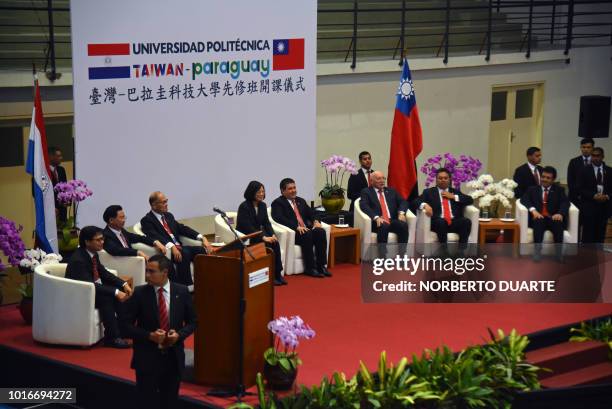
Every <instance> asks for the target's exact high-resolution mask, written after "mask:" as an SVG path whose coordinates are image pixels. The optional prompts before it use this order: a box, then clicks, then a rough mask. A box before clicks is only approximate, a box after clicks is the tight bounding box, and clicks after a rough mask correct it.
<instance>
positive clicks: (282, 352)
mask: <svg viewBox="0 0 612 409" xmlns="http://www.w3.org/2000/svg"><path fill="white" fill-rule="evenodd" d="M268 329H269V330H270V332H272V333H273V334H274V347H271V348H268V349H267V350H266V352H264V360H265V362H264V371H263V373H264V377H265V378H266V381H267V384H268V387H269V388H270V389H273V390H289V389H291V387H292V386H293V382H294V381H295V378H296V376H297V370H298V365H301V363H302V361H301V360H300V359H299V357H298V354H297V352H296V351H295V349H296V348H297V346H298V345H299V343H300V342H299V339H300V338H305V339H311V338H313V337H314V336H315V332H314V330H313V329H312V328H310V326H308V325H307V324H305V323H304V321H303V320H302V319H301V318H300V317H299V316H297V315H296V316H293V317H290V318H287V317H280V318H277V319H275V320H273V321H270V322H269V323H268Z"/></svg>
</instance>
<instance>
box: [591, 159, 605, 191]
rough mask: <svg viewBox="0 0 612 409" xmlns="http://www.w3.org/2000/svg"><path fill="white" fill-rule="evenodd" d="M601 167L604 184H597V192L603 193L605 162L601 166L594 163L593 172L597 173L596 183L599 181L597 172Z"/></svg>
mask: <svg viewBox="0 0 612 409" xmlns="http://www.w3.org/2000/svg"><path fill="white" fill-rule="evenodd" d="M600 169H601V181H602V184H597V193H603V181H604V178H605V177H606V175H604V169H603V163H602V164H600V165H599V166H595V165H593V172H594V173H595V183H597V172H599V170H600Z"/></svg>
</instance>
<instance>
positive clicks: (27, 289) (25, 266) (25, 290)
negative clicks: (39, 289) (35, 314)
mask: <svg viewBox="0 0 612 409" xmlns="http://www.w3.org/2000/svg"><path fill="white" fill-rule="evenodd" d="M60 261H62V256H60V255H59V254H55V253H49V254H47V253H45V252H44V251H43V250H41V249H31V250H26V251H24V252H23V258H22V259H21V261H19V271H20V272H21V275H22V277H23V283H21V285H20V286H19V288H18V291H19V293H20V294H21V303H19V311H20V312H21V316H22V317H23V320H24V321H25V322H26V324H32V305H33V304H32V301H33V299H32V297H33V295H34V287H33V286H32V274H33V273H34V269H35V268H36V267H38V266H39V265H41V264H57V263H59V262H60Z"/></svg>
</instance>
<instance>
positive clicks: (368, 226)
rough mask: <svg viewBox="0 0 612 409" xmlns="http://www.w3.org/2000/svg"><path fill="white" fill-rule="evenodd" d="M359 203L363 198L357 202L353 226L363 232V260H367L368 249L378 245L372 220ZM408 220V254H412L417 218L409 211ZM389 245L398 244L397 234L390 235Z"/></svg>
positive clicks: (407, 213)
mask: <svg viewBox="0 0 612 409" xmlns="http://www.w3.org/2000/svg"><path fill="white" fill-rule="evenodd" d="M359 203H361V198H359V199H357V200H355V206H354V208H355V211H354V214H353V224H354V226H355V227H356V228H358V229H359V230H360V231H361V259H362V260H366V259H367V257H368V255H367V251H368V248H369V247H370V245H373V244H374V245H375V244H376V233H373V232H372V219H370V217H369V216H368V215H367V214H365V213H364V212H363V210H361V207H359ZM406 219H407V222H408V248H409V250H408V252H410V251H411V249H413V248H414V243H415V232H416V221H417V218H416V216H415V215H414V213H412V212H411V211H410V210H408V211H407V212H406ZM388 243H390V244H394V243H397V235H396V234H395V233H389V240H388ZM409 255H410V254H409Z"/></svg>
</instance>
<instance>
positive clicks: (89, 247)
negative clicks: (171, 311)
mask: <svg viewBox="0 0 612 409" xmlns="http://www.w3.org/2000/svg"><path fill="white" fill-rule="evenodd" d="M103 245H104V236H103V235H102V229H100V228H99V227H96V226H85V227H83V228H82V229H81V233H80V235H79V248H78V249H76V251H75V252H74V254H73V255H72V257H71V258H70V261H69V262H68V266H67V267H66V278H70V279H72V280H79V281H86V282H88V283H94V286H95V289H96V308H97V309H98V310H99V311H100V316H101V318H102V323H103V324H104V345H106V346H109V347H113V348H129V347H130V346H129V345H128V343H127V342H125V341H124V340H123V339H121V338H120V336H119V335H120V334H119V325H118V321H117V316H116V312H117V310H118V309H119V304H118V303H119V302H124V301H126V300H127V299H128V298H129V297H130V296H131V295H132V289H131V288H130V286H129V285H128V283H127V282H125V281H123V280H122V279H120V278H119V277H117V276H116V275H114V274H113V273H111V272H110V271H108V270H107V269H106V268H104V266H103V265H102V264H101V263H100V258H99V257H98V251H100V250H102V247H103Z"/></svg>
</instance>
